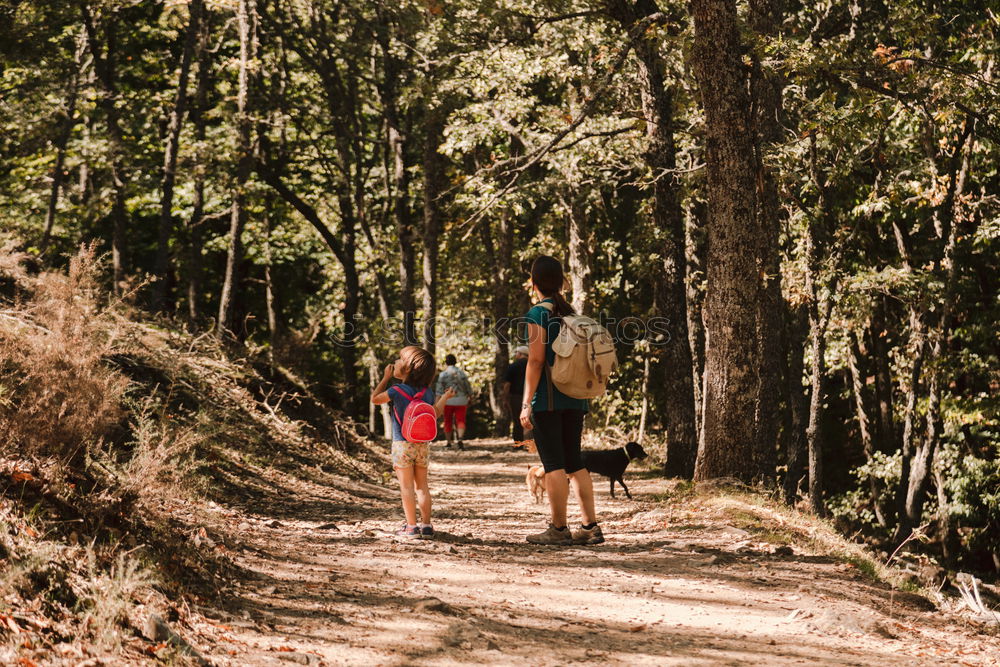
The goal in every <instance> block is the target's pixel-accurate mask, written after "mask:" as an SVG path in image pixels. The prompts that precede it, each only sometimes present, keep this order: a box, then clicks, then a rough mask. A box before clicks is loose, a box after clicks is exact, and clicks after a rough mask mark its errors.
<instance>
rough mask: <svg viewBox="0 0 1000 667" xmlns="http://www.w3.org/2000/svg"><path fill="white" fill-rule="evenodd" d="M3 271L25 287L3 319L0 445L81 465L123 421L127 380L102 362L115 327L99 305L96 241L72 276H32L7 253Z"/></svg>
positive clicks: (0, 332)
mask: <svg viewBox="0 0 1000 667" xmlns="http://www.w3.org/2000/svg"><path fill="white" fill-rule="evenodd" d="M0 271H3V272H4V273H5V275H6V276H7V277H8V278H12V279H14V280H15V281H16V283H17V285H18V288H19V290H18V293H17V297H16V299H17V300H16V301H15V302H14V303H13V304H11V305H12V306H13V307H11V308H7V309H4V310H3V311H2V313H3V317H2V318H0V449H2V450H4V451H8V452H13V453H15V454H19V455H20V456H21V457H24V458H37V457H46V458H54V459H56V460H58V461H59V462H61V463H63V464H66V465H76V464H79V463H80V462H81V461H83V459H84V458H85V455H86V451H87V448H88V447H91V446H93V445H94V444H96V443H99V442H100V441H101V440H102V439H104V438H106V437H107V436H108V435H109V434H110V433H111V432H112V430H113V428H114V427H115V425H117V424H118V423H119V422H120V420H121V418H122V411H121V404H120V400H121V397H122V395H123V393H124V391H125V389H126V386H127V384H128V381H127V380H126V379H125V378H124V377H123V376H121V375H120V374H119V373H117V372H115V371H114V370H112V369H110V368H109V367H108V366H107V365H106V364H105V363H104V361H103V359H104V357H105V356H106V355H107V354H108V353H109V352H110V350H111V349H112V347H113V346H114V344H115V333H116V327H115V326H114V317H113V315H112V314H111V313H110V311H109V309H108V308H102V307H101V303H100V295H101V292H100V289H99V275H100V271H101V262H100V260H99V259H98V257H97V255H96V253H95V250H94V248H93V247H92V246H91V247H84V248H82V249H81V250H80V252H79V253H78V254H77V255H76V257H74V258H72V260H71V261H70V266H69V271H68V273H67V274H61V273H55V272H51V273H49V272H46V273H42V274H40V275H38V276H37V277H29V276H28V274H27V273H26V272H24V271H23V270H19V265H18V263H17V261H16V257H15V258H12V257H11V256H10V255H9V254H8V255H7V256H6V257H5V259H4V260H2V261H0Z"/></svg>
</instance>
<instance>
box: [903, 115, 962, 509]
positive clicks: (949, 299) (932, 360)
mask: <svg viewBox="0 0 1000 667" xmlns="http://www.w3.org/2000/svg"><path fill="white" fill-rule="evenodd" d="M972 129H973V125H972V120H971V119H969V120H967V121H966V124H965V130H964V132H963V134H962V137H961V139H960V141H959V143H958V145H957V146H956V148H955V153H954V154H953V156H952V159H951V162H952V165H951V172H950V178H949V186H948V192H947V196H946V197H945V200H944V202H943V203H942V205H941V207H940V208H939V210H938V211H936V220H935V222H936V224H935V228H936V230H937V233H938V235H939V238H941V239H942V240H943V242H944V248H943V251H942V254H941V260H940V262H939V269H940V272H941V273H943V274H944V276H943V281H942V282H943V283H944V293H943V294H942V300H941V305H940V307H939V309H938V313H939V314H938V318H937V322H936V323H935V326H934V328H933V329H932V330H931V332H930V339H931V340H930V342H929V350H928V352H929V357H928V360H927V415H926V433H925V435H924V439H923V442H922V443H921V444H920V446H919V447H918V448H916V451H915V452H914V457H913V464H912V466H911V468H910V479H909V484H908V488H907V492H906V515H907V518H908V520H909V523H910V524H911V525H912V526H916V525H918V524H919V523H920V520H921V518H922V516H923V506H924V501H925V498H926V496H927V491H928V488H929V486H930V479H931V474H932V472H933V464H934V454H935V452H936V451H937V447H938V444H939V441H940V439H941V432H942V431H943V430H944V425H943V423H942V418H941V391H942V388H941V371H942V366H941V358H942V356H943V354H944V343H945V341H946V340H947V338H948V337H949V336H950V330H951V312H952V303H953V300H954V293H955V287H956V279H957V275H958V272H957V267H956V261H955V260H956V257H955V255H956V252H957V247H958V236H959V232H958V223H957V221H956V215H955V206H956V202H957V200H958V199H959V198H960V197H961V196H962V192H963V190H964V189H965V179H966V176H967V174H968V171H969V154H968V152H966V151H965V144H966V141H967V140H968V139H969V137H970V136H971V134H972ZM959 155H962V159H961V160H959V159H958V158H959ZM959 164H961V168H959V166H958V165H959Z"/></svg>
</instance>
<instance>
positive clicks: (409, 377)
mask: <svg viewBox="0 0 1000 667" xmlns="http://www.w3.org/2000/svg"><path fill="white" fill-rule="evenodd" d="M399 359H400V361H402V362H403V365H404V366H405V367H406V379H405V380H403V381H404V382H405V383H406V384H408V385H410V386H412V387H426V386H428V385H429V384H430V383H431V380H433V379H434V371H435V370H437V364H436V363H435V361H434V357H433V356H432V355H431V353H430V352H428V351H427V350H425V349H424V348H422V347H417V346H416V345H407V346H406V347H404V348H403V349H402V350H400V352H399Z"/></svg>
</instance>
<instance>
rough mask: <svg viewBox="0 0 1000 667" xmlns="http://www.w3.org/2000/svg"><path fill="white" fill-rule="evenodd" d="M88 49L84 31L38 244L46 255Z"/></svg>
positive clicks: (69, 92)
mask: <svg viewBox="0 0 1000 667" xmlns="http://www.w3.org/2000/svg"><path fill="white" fill-rule="evenodd" d="M86 49H87V33H86V31H82V32H81V33H80V35H79V37H78V38H77V46H76V52H75V53H74V54H73V72H72V73H71V74H70V79H69V86H68V92H67V93H66V104H65V106H64V107H63V118H62V122H61V123H60V129H59V134H58V135H56V140H55V149H56V163H55V165H53V167H52V185H51V187H50V189H49V203H48V206H47V207H46V209H45V231H44V232H43V234H42V240H41V242H40V243H39V244H38V254H39V255H44V254H45V251H46V250H47V249H48V247H49V242H50V241H51V240H52V229H53V227H54V226H55V222H56V212H57V210H58V208H59V193H60V190H61V189H62V184H63V179H64V178H65V175H64V174H63V169H64V167H65V165H66V146H67V145H68V144H69V138H70V135H72V134H73V128H74V127H75V126H76V122H77V118H76V100H77V97H78V95H79V90H80V77H81V75H82V70H83V54H84V52H85V51H86Z"/></svg>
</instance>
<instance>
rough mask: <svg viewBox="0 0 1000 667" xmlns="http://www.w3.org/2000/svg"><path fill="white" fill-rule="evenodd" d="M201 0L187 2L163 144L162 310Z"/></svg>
mask: <svg viewBox="0 0 1000 667" xmlns="http://www.w3.org/2000/svg"><path fill="white" fill-rule="evenodd" d="M204 4H205V3H204V0H191V2H190V3H189V5H188V13H189V17H188V27H187V32H186V33H185V36H184V48H183V51H182V52H181V63H180V74H179V76H178V79H177V93H176V95H175V97H174V107H173V109H171V111H170V118H169V120H168V123H167V137H166V142H165V144H164V147H163V172H162V177H161V179H160V224H159V228H158V230H157V231H158V235H157V245H156V263H155V265H154V267H153V275H154V276H155V277H156V282H155V283H154V285H153V309H154V310H163V309H164V307H165V305H166V299H167V274H168V273H169V271H170V235H171V233H172V232H173V226H174V218H173V206H174V183H175V182H176V180H177V152H178V145H177V142H178V139H179V138H180V134H181V126H182V125H183V124H184V115H185V114H186V113H187V98H188V74H189V72H190V71H191V60H192V57H193V55H194V50H195V43H196V41H197V38H198V34H199V32H200V31H201V17H202V11H203V10H204Z"/></svg>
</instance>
